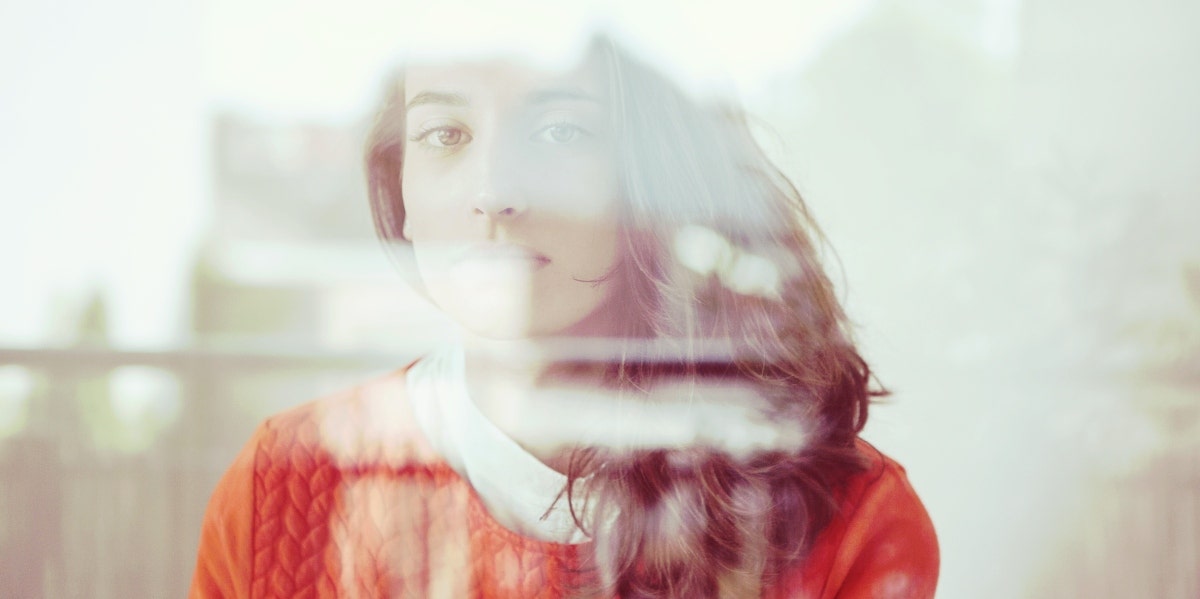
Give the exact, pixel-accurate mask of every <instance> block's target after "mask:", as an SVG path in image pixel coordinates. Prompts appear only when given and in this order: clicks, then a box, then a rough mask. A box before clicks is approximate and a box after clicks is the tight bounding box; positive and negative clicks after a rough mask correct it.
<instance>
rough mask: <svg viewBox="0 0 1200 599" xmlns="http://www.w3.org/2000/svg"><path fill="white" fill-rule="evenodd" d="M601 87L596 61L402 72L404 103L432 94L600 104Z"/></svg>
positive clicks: (435, 66) (453, 65) (494, 63)
mask: <svg viewBox="0 0 1200 599" xmlns="http://www.w3.org/2000/svg"><path fill="white" fill-rule="evenodd" d="M603 87H604V86H603V83H602V81H601V78H600V72H599V69H598V68H597V65H596V62H595V61H592V60H588V61H583V62H581V63H579V64H577V65H575V66H572V67H570V68H546V67H538V66H532V65H529V64H523V63H520V62H517V61H511V60H491V61H477V62H447V63H423V64H416V65H410V66H409V67H408V68H406V69H405V74H404V96H405V98H404V99H405V102H406V103H411V102H413V100H414V99H416V98H418V97H423V95H424V97H428V96H429V95H433V96H435V97H440V98H442V99H445V98H446V97H450V96H457V98H456V100H457V101H462V102H466V103H472V102H477V101H484V100H492V101H496V100H499V101H513V102H516V101H536V100H538V99H540V98H553V99H577V100H589V101H596V102H600V101H602V93H603Z"/></svg>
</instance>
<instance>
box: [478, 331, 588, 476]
mask: <svg viewBox="0 0 1200 599" xmlns="http://www.w3.org/2000/svg"><path fill="white" fill-rule="evenodd" d="M607 342H611V341H607ZM592 343H595V344H596V347H597V348H599V347H603V346H604V345H605V343H606V340H601V339H577V340H564V339H521V340H515V341H496V340H491V339H479V338H466V339H464V348H465V352H466V353H465V358H466V362H465V367H466V369H465V372H466V383H467V389H468V392H469V393H470V395H471V399H472V401H474V402H475V404H476V405H477V406H478V407H479V410H480V412H482V413H483V414H484V416H486V417H487V418H488V420H490V421H491V422H492V423H493V424H494V425H495V426H496V427H497V428H498V429H500V430H501V431H503V432H504V433H505V434H506V435H508V436H509V437H510V438H512V439H513V440H514V441H516V442H517V443H518V444H520V445H521V446H522V447H524V448H525V450H526V451H529V452H530V453H531V454H533V455H534V456H535V457H537V458H538V459H539V460H541V461H542V462H543V463H545V464H546V465H547V466H550V467H551V468H554V469H555V470H558V471H560V472H562V471H564V470H565V465H566V461H565V460H566V456H567V453H568V452H569V450H570V449H571V448H572V446H573V442H574V441H576V440H575V439H572V438H571V437H570V436H569V435H567V436H564V435H565V433H566V432H567V431H568V430H569V429H571V428H573V426H574V425H576V424H577V421H578V420H579V419H580V418H582V415H580V414H573V413H572V412H573V411H574V410H573V409H572V407H571V404H572V402H569V401H564V397H566V396H568V395H572V394H577V393H578V392H580V391H585V390H587V391H593V392H594V391H596V390H597V389H599V388H600V386H601V383H602V377H603V374H604V364H603V362H602V361H592V360H589V359H588V358H589V355H587V354H590V353H593V352H592V351H588V347H589V346H590V345H591V344H592ZM580 346H582V347H583V348H584V350H583V355H580V351H579V348H580ZM567 351H571V352H572V353H570V354H568V353H565V352H567ZM593 351H597V350H593ZM581 364H583V365H582V366H581Z"/></svg>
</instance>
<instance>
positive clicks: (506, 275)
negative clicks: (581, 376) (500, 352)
mask: <svg viewBox="0 0 1200 599" xmlns="http://www.w3.org/2000/svg"><path fill="white" fill-rule="evenodd" d="M595 72H596V70H595V69H591V68H586V67H585V68H579V69H576V70H574V71H571V72H566V73H547V72H544V71H538V70H534V69H531V68H526V67H521V66H516V65H513V64H506V63H466V64H454V65H440V66H416V67H410V68H409V69H408V71H407V72H406V75H405V82H404V89H405V98H404V101H405V103H406V107H407V109H406V115H405V118H406V121H405V130H406V138H407V139H406V140H405V150H404V167H403V174H402V186H403V196H404V209H405V222H404V236H405V237H406V238H407V239H408V240H410V241H411V242H412V244H413V251H414V254H415V258H416V264H417V270H418V272H419V274H420V276H421V278H422V280H423V282H424V284H425V286H426V289H427V290H428V292H429V295H430V297H431V298H432V299H433V301H434V302H435V303H436V304H437V305H438V306H439V307H440V308H441V309H442V310H443V311H445V312H446V313H447V314H448V315H449V316H450V317H452V318H454V319H455V320H456V321H458V322H459V323H460V324H461V325H463V326H464V327H465V328H466V329H467V330H469V331H471V332H473V333H476V334H479V335H483V336H485V337H491V338H521V337H538V336H553V335H598V334H604V333H605V332H606V331H608V330H610V329H611V327H612V323H611V322H610V320H611V318H610V317H611V311H610V310H607V309H605V307H606V303H607V300H608V299H609V296H610V294H611V288H612V283H611V282H609V280H608V279H609V278H612V277H608V275H609V274H610V272H611V271H612V269H613V268H614V266H615V265H616V263H617V260H618V243H617V239H618V207H617V200H618V187H619V186H618V176H617V172H616V167H615V160H614V155H613V154H614V152H613V144H612V137H611V133H610V131H609V117H608V108H607V106H606V102H605V101H604V98H605V97H606V95H605V94H604V93H603V90H602V89H601V87H602V85H601V83H600V82H599V81H598V80H597V79H598V78H597V77H596V75H595Z"/></svg>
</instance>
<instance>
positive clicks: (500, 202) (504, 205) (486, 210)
mask: <svg viewBox="0 0 1200 599" xmlns="http://www.w3.org/2000/svg"><path fill="white" fill-rule="evenodd" d="M525 210H526V207H525V206H524V205H523V204H521V203H520V202H517V201H514V200H513V199H511V196H508V195H505V196H501V195H500V194H497V193H495V192H493V191H483V192H480V194H479V195H478V196H477V197H476V201H475V202H474V205H473V206H472V207H471V211H472V212H473V213H474V214H475V215H476V216H486V217H488V218H490V219H492V220H501V219H510V220H511V219H514V218H516V217H518V216H520V215H522V214H524V213H525Z"/></svg>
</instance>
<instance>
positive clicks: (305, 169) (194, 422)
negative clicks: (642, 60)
mask: <svg viewBox="0 0 1200 599" xmlns="http://www.w3.org/2000/svg"><path fill="white" fill-rule="evenodd" d="M524 4H525V3H523V2H516V3H505V4H504V5H503V9H502V10H503V11H504V13H505V14H508V15H510V16H512V17H513V18H514V19H517V20H521V19H525V20H526V21H528V23H526V25H528V24H529V23H533V24H534V25H538V26H542V25H544V26H545V27H547V28H550V27H553V24H552V23H549V22H547V21H537V20H532V21H530V19H533V17H522V16H521V15H524V14H528V13H523V12H522V10H523V8H522V7H523V6H524ZM739 5H740V6H741V7H742V9H743V11H744V12H740V13H737V14H726V13H723V12H721V11H718V10H712V9H707V8H704V7H697V6H690V5H685V4H684V3H682V2H679V1H674V0H658V1H654V2H637V3H634V2H625V3H615V4H614V5H613V6H615V7H617V8H616V9H614V10H617V11H618V13H619V14H620V15H621V18H623V19H626V20H627V23H626V26H627V27H628V29H629V30H630V31H632V32H633V35H635V36H640V39H641V40H643V42H644V43H645V45H646V46H645V47H646V48H650V49H651V51H654V49H655V48H657V49H658V51H659V52H660V53H661V60H662V62H663V64H667V65H672V64H673V65H676V66H678V68H680V69H681V72H685V75H688V73H686V71H688V69H689V68H691V69H693V72H691V73H690V75H693V76H698V77H704V76H706V74H707V73H708V71H706V70H705V69H706V67H697V66H696V65H697V64H700V63H706V62H710V59H713V60H715V62H719V63H720V67H721V68H722V69H725V70H726V71H727V72H728V73H730V74H731V75H730V77H731V79H730V80H729V81H727V82H726V83H727V84H730V85H732V86H733V88H735V89H736V90H737V92H738V94H739V95H740V97H741V99H742V100H743V101H744V103H745V104H746V106H747V108H748V109H749V111H750V112H751V114H752V115H753V116H754V117H755V120H756V122H758V123H761V126H760V127H759V133H760V134H761V140H762V143H763V145H764V146H765V147H766V149H767V151H768V152H769V153H770V154H771V155H772V156H774V157H776V158H777V160H778V161H779V163H780V164H781V166H783V168H784V170H785V171H786V172H788V173H789V174H790V175H792V176H793V178H794V179H795V181H796V183H797V184H798V186H799V187H800V189H801V191H802V193H803V194H804V195H805V197H806V199H807V201H808V202H809V204H810V207H811V208H812V210H813V212H814V214H815V216H816V218H817V220H818V221H819V222H820V223H822V225H823V227H824V228H825V232H826V234H827V235H828V237H829V239H830V242H831V245H832V248H833V249H834V250H835V253H832V254H830V258H831V259H830V262H829V268H830V269H831V272H832V274H833V276H834V278H835V279H836V280H838V282H839V284H840V288H841V292H842V296H843V298H844V301H845V302H846V305H847V307H848V310H849V312H850V314H851V316H852V318H853V319H854V320H855V322H856V323H857V324H858V327H859V329H858V334H859V336H860V340H861V342H862V345H863V349H864V351H865V354H866V356H867V358H868V359H869V360H870V361H871V363H872V365H873V366H874V368H875V369H876V370H877V372H878V374H879V376H880V379H881V381H882V382H883V383H884V384H885V385H887V386H888V387H890V388H891V389H892V390H893V391H894V393H893V395H892V396H890V397H889V398H887V399H886V400H885V401H884V402H883V403H881V404H880V405H878V406H877V407H876V408H875V410H874V412H873V415H872V420H871V422H870V424H869V426H868V429H867V432H866V434H865V437H866V438H867V439H868V440H870V441H872V442H873V443H875V444H876V445H878V446H879V447H880V448H882V449H883V450H884V451H886V452H888V453H890V454H891V455H893V456H894V457H896V458H897V459H898V460H899V461H901V463H903V464H904V465H905V466H906V467H907V469H908V472H909V475H910V478H911V480H912V482H913V484H914V486H915V487H916V488H917V490H918V492H919V493H920V494H921V496H922V498H923V500H924V501H925V503H926V506H927V507H928V509H929V511H930V513H931V515H932V518H933V521H934V524H935V526H936V527H937V530H938V534H939V537H940V541H941V545H942V578H941V583H940V585H939V593H938V596H939V597H944V598H957V597H973V598H995V599H1009V598H1042V597H1047V598H1049V597H1055V598H1061V597H1114V598H1116V597H1121V598H1124V597H1138V598H1141V597H1155V598H1159V597H1162V598H1190V599H1194V598H1196V597H1200V547H1198V546H1200V201H1197V200H1198V198H1197V195H1198V192H1197V190H1198V189H1200V168H1198V167H1200V111H1198V110H1197V109H1196V107H1197V106H1200V35H1197V33H1200V32H1198V31H1197V29H1198V26H1200V3H1196V2H1190V1H1183V0H1180V1H1168V0H1148V1H1147V2H1142V3H1130V2H1119V1H1116V0H1091V1H1088V2H1083V1H1082V0H956V1H953V2H944V1H939V2H934V1H932V0H908V1H903V2H902V1H900V0H874V1H867V0H863V1H858V2H829V1H818V0H810V1H807V2H799V3H794V4H792V5H789V6H788V8H786V9H785V8H782V7H781V6H774V5H772V4H770V3H765V2H761V1H758V0H754V1H749V2H744V3H739ZM499 6H500V5H499V4H496V3H493V6H492V8H493V10H495V9H496V7H499ZM427 8H428V7H427V6H426V5H422V4H418V3H416V2H412V1H409V2H392V3H381V2H377V3H371V2H367V1H366V0H356V1H354V2H350V3H349V4H342V5H339V6H338V7H336V8H334V7H333V6H329V7H326V6H324V5H322V4H319V3H316V2H287V3H285V2H282V1H280V0H253V1H240V2H233V1H232V0H209V1H207V2H201V3H193V2H184V1H182V0H166V1H163V0H157V1H154V2H151V1H150V0H116V1H111V2H105V3H91V2H85V1H83V0H64V1H61V2H55V3H34V4H30V3H6V4H4V5H3V7H0V48H2V49H3V51H2V52H0V596H3V597H96V598H108V597H172V596H182V595H183V594H184V593H185V592H186V588H187V585H188V582H189V580H190V577H191V570H192V565H193V560H194V558H195V548H196V543H197V540H198V536H199V524H200V519H201V516H202V513H203V510H204V507H205V504H206V502H207V500H208V496H209V493H210V492H211V490H212V488H213V485H214V484H215V482H216V480H217V478H218V477H219V476H220V474H221V473H222V472H223V470H224V468H225V467H227V465H228V464H229V462H230V461H231V459H232V458H233V456H234V454H235V453H236V452H237V451H238V449H239V448H240V447H241V444H242V443H243V442H244V441H245V439H246V438H247V437H248V436H249V434H250V432H251V430H252V429H253V427H254V426H255V425H256V424H257V423H258V422H259V421H260V420H261V419H262V418H264V417H265V416H267V415H269V414H271V413H273V412H276V411H278V410H280V409H282V408H285V407H288V406H290V405H294V404H296V403H299V402H302V401H304V400H307V399H310V398H313V397H315V396H318V395H321V394H322V393H325V392H328V391H331V390H333V389H336V388H338V387H341V386H345V385H348V384H351V383H352V382H354V381H358V380H362V379H363V378H365V377H369V376H374V375H377V374H380V373H383V372H386V371H388V370H391V369H393V368H395V367H398V366H401V365H403V364H405V363H406V361H407V360H410V359H411V358H413V357H415V356H417V355H419V354H420V353H421V352H422V351H424V350H425V349H426V348H428V347H430V346H431V345H433V344H435V343H437V342H438V341H440V339H441V338H442V335H443V331H444V327H443V324H442V323H441V322H440V321H439V320H438V317H437V316H436V314H435V313H433V312H432V310H431V309H430V308H429V307H428V306H427V305H425V304H424V302H423V301H421V300H420V299H419V298H417V297H416V296H415V295H414V294H413V293H412V292H411V291H410V290H409V289H408V288H407V287H406V286H405V284H404V283H403V281H402V280H401V278H400V277H399V275H398V274H397V272H396V270H395V269H394V268H393V266H392V265H390V264H389V262H388V260H387V259H386V257H385V256H384V254H383V252H382V251H381V249H380V247H379V245H378V243H377V242H376V241H375V240H374V238H373V235H372V232H371V225H370V217H369V213H368V210H367V204H366V200H365V190H364V184H363V181H362V178H363V177H362V174H361V166H360V152H361V147H362V142H363V135H364V133H365V131H366V128H367V126H368V124H369V120H370V114H371V109H372V102H373V100H374V99H375V97H376V96H377V95H378V91H379V89H380V85H381V81H382V78H383V74H384V72H385V71H384V69H385V67H386V66H387V65H388V64H389V62H388V60H389V58H388V57H389V56H390V55H389V53H388V52H389V51H390V50H392V49H394V47H395V43H396V40H397V38H398V37H403V35H416V34H414V33H413V32H412V31H411V25H410V21H412V20H413V19H409V17H410V16H413V15H419V14H423V13H424V12H427ZM618 21H619V19H618ZM406 28H408V29H406ZM424 33H426V34H430V33H429V32H428V31H426V32H424ZM466 33H467V31H466V30H460V29H457V28H456V23H454V22H449V23H444V26H443V27H439V28H437V29H436V30H434V31H433V33H432V34H430V35H437V36H442V37H444V38H446V39H448V40H449V41H450V42H454V41H455V39H456V36H463V35H465V34H466ZM689 61H690V62H689ZM689 65H691V66H689Z"/></svg>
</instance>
